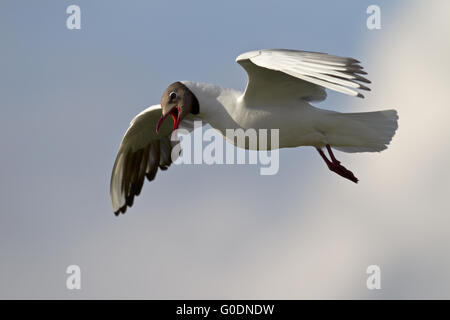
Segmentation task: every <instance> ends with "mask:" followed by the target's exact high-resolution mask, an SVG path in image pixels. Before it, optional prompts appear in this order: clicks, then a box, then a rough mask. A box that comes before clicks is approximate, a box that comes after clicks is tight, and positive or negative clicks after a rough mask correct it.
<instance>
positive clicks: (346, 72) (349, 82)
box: [236, 49, 370, 101]
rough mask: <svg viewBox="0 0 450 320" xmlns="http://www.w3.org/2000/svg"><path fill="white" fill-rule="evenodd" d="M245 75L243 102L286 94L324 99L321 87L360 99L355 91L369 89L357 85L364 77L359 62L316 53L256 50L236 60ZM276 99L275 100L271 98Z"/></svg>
mask: <svg viewBox="0 0 450 320" xmlns="http://www.w3.org/2000/svg"><path fill="white" fill-rule="evenodd" d="M236 62H238V63H239V64H240V65H241V66H242V67H243V68H244V69H245V70H246V72H247V75H248V84H247V88H246V90H245V95H244V98H245V99H250V98H251V99H257V98H261V97H262V96H264V94H265V93H267V95H269V94H270V95H273V94H274V93H275V94H276V95H283V97H284V98H285V97H286V95H288V96H290V97H291V98H300V99H304V100H307V101H321V100H324V99H325V98H326V92H325V90H324V88H327V89H331V90H334V91H338V92H342V93H345V94H349V95H352V96H357V97H361V98H363V97H364V96H363V95H362V94H361V93H359V92H358V91H357V89H362V90H370V89H369V88H368V87H366V86H364V85H362V84H361V83H360V82H365V83H370V81H369V80H367V79H366V78H364V77H362V76H360V74H366V72H364V71H363V70H362V69H363V68H362V67H361V66H360V65H359V61H357V60H355V59H352V58H344V57H338V56H333V55H329V54H326V53H319V52H308V51H295V50H283V49H273V50H257V51H251V52H247V53H244V54H241V55H240V56H239V57H237V58H236ZM273 98H274V99H276V97H273Z"/></svg>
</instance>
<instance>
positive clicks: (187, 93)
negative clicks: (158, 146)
mask: <svg viewBox="0 0 450 320" xmlns="http://www.w3.org/2000/svg"><path fill="white" fill-rule="evenodd" d="M161 109H162V117H161V119H159V121H158V124H157V126H156V132H157V133H158V132H159V127H160V126H161V124H162V123H163V122H164V120H165V119H166V118H167V117H168V116H169V115H171V116H172V118H173V130H176V129H178V125H179V124H180V122H181V121H182V120H183V119H184V117H185V116H186V115H188V114H189V113H192V114H198V113H199V111H200V107H199V104H198V100H197V98H196V97H195V95H194V94H193V93H192V91H191V90H189V89H188V87H186V86H185V85H184V84H182V83H181V82H174V83H172V84H171V85H170V86H169V87H168V88H167V89H166V90H165V91H164V93H163V95H162V97H161Z"/></svg>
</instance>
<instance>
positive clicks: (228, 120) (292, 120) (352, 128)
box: [182, 81, 396, 152]
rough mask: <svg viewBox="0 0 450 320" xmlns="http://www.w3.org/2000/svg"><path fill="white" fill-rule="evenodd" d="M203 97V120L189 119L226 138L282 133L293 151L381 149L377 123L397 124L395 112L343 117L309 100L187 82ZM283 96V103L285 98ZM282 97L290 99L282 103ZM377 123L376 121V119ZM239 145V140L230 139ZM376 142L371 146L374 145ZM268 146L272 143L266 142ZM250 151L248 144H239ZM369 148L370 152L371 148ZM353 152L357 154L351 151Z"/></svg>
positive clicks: (282, 144) (284, 144) (284, 142)
mask: <svg viewBox="0 0 450 320" xmlns="http://www.w3.org/2000/svg"><path fill="white" fill-rule="evenodd" d="M182 83H183V84H184V85H186V86H187V87H188V88H189V89H190V90H191V91H192V92H193V93H194V94H195V96H196V97H197V99H199V104H200V105H201V106H202V115H201V116H194V115H190V116H188V119H191V120H195V119H200V120H202V121H204V122H207V123H209V124H210V125H211V126H212V127H213V128H214V129H216V130H218V131H220V133H221V134H222V135H223V136H224V137H225V130H226V129H239V128H241V129H244V130H247V129H256V130H258V129H279V139H280V140H279V147H280V148H294V147H300V146H313V147H318V148H322V147H324V146H325V145H326V144H330V145H331V146H332V147H336V148H338V149H341V150H345V149H347V150H348V151H347V152H357V151H358V150H360V151H366V149H368V150H367V151H381V150H383V149H384V148H385V144H387V143H389V141H387V140H380V141H378V140H376V139H378V138H379V134H378V132H377V130H376V128H373V125H376V124H379V123H380V122H381V123H385V124H386V125H388V126H389V124H392V130H393V131H395V126H394V125H393V123H391V122H392V119H393V118H395V116H396V112H395V111H394V110H386V111H377V112H364V113H340V112H334V111H329V110H324V109H320V108H316V107H314V106H312V105H311V104H310V103H309V102H308V101H305V100H302V99H298V100H293V99H291V98H290V97H289V96H283V95H280V96H279V97H278V98H277V99H272V98H271V96H269V97H267V98H266V99H261V100H257V101H250V103H249V102H248V101H246V100H245V99H244V98H243V97H244V92H242V91H239V90H234V89H227V88H222V87H220V86H216V85H211V84H207V83H198V82H191V81H182ZM280 97H281V99H280ZM283 97H286V98H285V99H283ZM373 120H375V121H374V122H373V123H372V122H371V121H373ZM230 142H232V143H234V144H236V143H237V142H238V140H234V141H230ZM371 144H372V145H371ZM266 145H267V146H268V147H270V146H271V144H270V143H269V144H266ZM237 146H238V147H241V148H246V149H248V148H249V146H248V145H237ZM369 149H370V150H369ZM351 150H353V151H351Z"/></svg>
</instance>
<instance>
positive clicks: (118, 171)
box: [110, 105, 192, 215]
mask: <svg viewBox="0 0 450 320" xmlns="http://www.w3.org/2000/svg"><path fill="white" fill-rule="evenodd" d="M160 117H161V106H160V105H154V106H151V107H149V108H147V109H145V110H144V111H142V112H141V113H139V114H138V115H137V116H136V117H135V118H134V119H133V120H132V121H131V123H130V127H129V128H128V130H127V132H126V133H125V136H124V137H123V139H122V143H121V144H120V148H119V151H118V153H117V157H116V161H115V162H114V167H113V170H112V175H111V183H110V196H111V204H112V207H113V210H114V213H115V214H116V215H118V214H119V213H120V212H122V213H125V211H126V210H127V206H128V207H131V206H132V205H133V200H134V197H135V196H138V195H139V193H140V192H141V189H142V186H143V184H144V180H145V177H147V179H148V180H149V181H152V180H153V179H155V176H156V173H157V171H158V167H159V168H160V169H161V170H166V169H167V168H168V167H169V166H170V165H171V163H172V159H171V153H172V148H173V147H174V146H175V145H176V144H177V142H172V141H171V140H170V135H171V133H172V125H173V124H172V122H171V121H165V122H163V124H162V126H161V128H160V133H159V134H157V133H156V124H157V123H158V120H159V118H160ZM183 122H185V121H183ZM183 122H182V123H181V124H180V127H181V125H183ZM185 124H187V126H184V127H183V128H186V129H189V130H192V127H191V126H190V123H189V122H188V121H186V123H185Z"/></svg>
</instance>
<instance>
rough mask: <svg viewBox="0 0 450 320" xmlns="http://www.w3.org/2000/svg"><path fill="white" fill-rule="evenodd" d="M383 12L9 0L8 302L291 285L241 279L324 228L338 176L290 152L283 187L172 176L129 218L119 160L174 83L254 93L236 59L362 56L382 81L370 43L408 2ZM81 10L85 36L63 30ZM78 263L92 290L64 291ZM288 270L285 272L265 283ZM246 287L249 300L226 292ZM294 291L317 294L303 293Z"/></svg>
mask: <svg viewBox="0 0 450 320" xmlns="http://www.w3.org/2000/svg"><path fill="white" fill-rule="evenodd" d="M373 3H374V1H361V0H352V1H323V0H322V1H273V0H272V1H100V0H97V1H56V0H55V1H5V0H0V48H1V55H0V88H1V94H0V106H1V112H2V116H1V117H0V146H1V150H2V152H1V156H0V176H1V182H0V212H1V215H0V250H1V266H0V297H2V298H9V297H61V298H78V297H86V298H91V297H97V298H98V297H119V298H120V297H124V298H128V297H139V298H143V297H147V298H169V297H178V298H180V297H181V298H183V297H190V298H197V297H198V298H208V297H229V298H233V297H260V298H261V297H268V298H270V297H272V295H271V293H273V292H274V291H275V292H277V290H281V289H280V288H278V287H277V285H276V284H275V283H276V281H274V283H272V282H269V283H265V285H261V286H260V288H258V289H256V286H257V283H258V281H256V280H255V281H246V280H245V277H246V276H247V273H246V272H245V271H242V273H240V272H239V271H237V272H235V271H233V272H231V271H230V270H247V269H246V268H248V270H252V267H250V266H251V265H252V262H254V260H253V258H252V254H251V252H250V251H251V250H261V248H267V247H269V249H268V256H267V259H269V260H270V259H271V257H270V253H271V252H282V251H283V250H284V249H283V248H276V247H270V246H271V244H270V243H269V241H270V240H269V239H277V238H278V237H281V236H282V235H284V234H285V233H286V229H289V228H290V227H293V228H294V229H296V231H295V232H299V233H301V232H303V233H305V234H306V233H308V234H309V233H314V230H311V229H308V223H309V221H310V220H311V219H312V220H314V214H315V213H316V211H317V210H318V209H315V208H314V203H311V201H306V199H305V205H304V206H302V205H299V204H298V201H299V200H300V203H301V198H302V196H303V195H306V194H308V193H307V190H308V189H309V186H310V185H311V184H316V181H317V179H318V178H320V179H322V180H323V181H322V183H325V184H327V183H328V182H329V181H331V180H333V181H334V179H335V177H330V175H331V173H329V172H328V171H327V169H326V167H325V166H324V164H323V163H321V162H320V161H318V160H319V158H318V156H317V154H316V153H315V151H314V150H312V149H311V150H310V149H308V148H301V149H296V150H283V151H282V152H281V153H280V172H279V174H278V175H276V176H271V177H262V176H259V174H258V172H259V170H258V169H257V168H256V167H254V166H253V167H252V166H250V167H249V166H206V165H202V166H190V167H171V168H170V169H169V170H168V171H167V172H163V173H160V174H159V175H158V177H157V179H156V181H154V183H151V184H149V183H146V185H145V186H144V189H143V192H142V195H141V196H140V197H138V198H137V199H136V200H135V206H134V207H133V208H132V209H131V210H129V212H128V213H127V215H126V216H121V217H119V218H115V217H114V216H113V214H112V211H111V207H110V202H109V178H110V172H111V168H112V165H113V162H114V158H115V155H116V151H117V148H118V146H119V143H120V140H121V138H122V136H123V134H124V132H125V130H126V128H127V126H128V123H129V121H130V120H131V119H132V118H133V117H134V116H135V115H136V114H137V113H138V112H140V111H141V110H142V109H144V108H145V107H146V106H149V105H152V104H156V103H158V102H159V100H160V96H161V93H162V91H163V90H164V89H165V88H166V86H167V85H168V84H170V83H172V82H174V81H177V80H193V81H201V82H212V83H216V84H219V85H223V86H225V87H233V88H238V89H239V88H243V87H244V86H245V82H246V77H245V72H244V71H243V70H242V69H241V67H240V66H239V65H237V64H236V63H235V62H234V59H235V57H236V56H237V55H239V54H240V53H242V52H245V51H248V50H254V49H259V48H290V49H302V50H313V51H323V52H329V53H332V54H337V55H343V56H351V57H354V58H357V59H358V60H360V61H361V62H362V64H363V65H364V66H366V69H367V70H368V72H369V78H370V72H373V71H375V70H373V69H372V70H371V69H370V67H371V66H372V67H373V66H375V65H379V61H378V62H376V61H374V60H369V56H370V59H375V58H377V57H378V58H379V59H386V57H384V56H383V53H382V51H380V52H379V54H378V51H377V50H379V48H376V47H374V48H373V50H374V52H376V53H373V54H370V55H369V54H368V52H370V49H369V50H368V49H367V48H368V46H369V48H370V45H368V44H370V43H371V42H372V41H373V42H377V41H380V39H381V37H383V36H387V35H388V34H390V30H393V29H390V28H394V27H393V25H394V24H395V23H396V21H397V20H396V17H399V16H402V10H405V11H407V10H408V7H406V6H407V5H409V3H410V2H406V1H397V2H396V4H393V2H392V1H376V3H377V4H378V5H380V7H381V9H382V23H383V28H382V30H380V31H369V30H368V29H367V28H366V18H367V14H366V8H367V7H368V5H370V4H373ZM70 4H77V5H79V6H80V7H81V12H82V22H81V27H82V29H81V30H68V29H67V28H66V18H67V14H66V13H65V11H66V8H67V6H68V5H70ZM375 63H377V64H375ZM380 85H382V84H380ZM371 95H372V96H375V97H376V96H377V92H373V93H371ZM350 99H351V98H349V97H345V96H340V95H337V94H332V93H331V94H330V99H329V100H327V101H326V102H325V103H321V104H320V106H321V107H324V108H330V109H335V110H345V111H349V110H355V108H354V106H364V105H365V103H366V102H365V101H363V100H361V101H356V102H352V104H350V103H349V101H350ZM386 104H387V105H386V108H389V107H394V106H390V105H389V104H388V103H386ZM376 107H377V106H365V107H364V108H366V109H363V110H375V109H377V108H376ZM360 110H361V109H360ZM400 118H401V115H400ZM400 128H401V126H400ZM345 157H346V159H350V158H349V157H347V156H345ZM367 158H368V157H360V158H359V159H361V160H364V159H367ZM380 159H381V158H380ZM364 178H365V179H368V178H367V177H362V178H361V179H364ZM368 183H370V180H369V182H368ZM343 186H345V187H348V185H347V184H343ZM173 192H177V197H176V199H177V200H176V202H174V198H173V196H172V195H173ZM349 192H352V191H349ZM312 196H313V197H316V198H317V201H326V199H327V196H328V195H327V194H323V195H320V194H317V193H316V194H314V195H312ZM193 199H194V200H193ZM308 199H311V194H309V195H308ZM294 200H295V201H294ZM192 201H195V203H194V204H193V203H192ZM215 207H220V210H214V209H213V208H215ZM336 214H338V213H336ZM299 216H301V217H302V218H301V219H300V220H298V217H299ZM297 224H298V225H297ZM289 230H291V229H289ZM291 232H292V230H291ZM295 232H294V233H295ZM336 236H339V235H336ZM247 241H250V243H251V245H250V244H249V245H248V246H247V247H246V246H245V243H247ZM266 241H267V243H266ZM286 241H287V240H286ZM328 241H330V242H332V241H334V240H333V239H328V240H327V239H325V240H324V242H325V243H328ZM243 244H244V245H243ZM313 248H314V246H313V247H312V248H311V250H313ZM271 250H272V251H271ZM299 255H300V256H301V253H299ZM255 259H256V258H255ZM367 260H370V257H369V258H367ZM366 262H367V261H366V260H364V261H363V262H358V263H359V264H360V265H361V266H364V265H365V263H366ZM330 263H332V262H330ZM69 264H79V265H80V266H81V268H82V270H83V277H84V278H83V279H84V280H83V281H84V282H83V283H84V285H83V289H82V291H81V292H69V291H67V290H66V289H65V287H64V286H65V277H66V275H65V273H64V271H65V267H66V266H68V265H69ZM286 264H292V261H286ZM248 272H250V271H248ZM282 274H283V267H280V266H279V268H277V269H274V273H273V274H270V273H268V274H265V277H269V278H270V277H273V279H277V277H280V276H282ZM240 276H242V277H243V278H240ZM302 276H303V277H307V275H306V274H303V275H302ZM364 276H365V275H364V274H362V275H359V276H358V277H361V278H362V279H363V278H364ZM111 279H114V280H111ZM170 279H172V280H170ZM186 279H188V280H186ZM110 281H113V283H112V284H111V282H110ZM196 281H198V282H196ZM239 281H241V282H242V286H245V287H246V288H247V290H244V292H245V294H244V295H239V289H238V286H237V285H236V286H232V285H230V284H228V283H227V282H230V283H238V282H239ZM287 282H288V283H289V281H287ZM197 285H198V286H197ZM342 286H344V287H345V284H342ZM249 288H253V289H254V290H253V291H252V290H250V289H249ZM296 290H299V291H298V292H297V291H296ZM348 290H349V292H355V290H356V292H357V293H356V294H355V295H356V296H358V297H361V296H362V297H377V296H370V295H369V296H367V295H366V293H362V294H361V293H360V291H358V290H359V288H358V289H355V290H353V289H348ZM284 292H286V296H285V297H286V298H290V297H293V298H295V297H306V296H307V293H305V292H303V291H301V286H298V287H295V286H293V287H290V288H286V289H285V291H284ZM397 292H400V293H399V294H400V295H402V294H403V293H402V292H401V291H395V290H391V291H389V293H390V294H391V295H392V296H393V295H394V294H395V293H397ZM324 294H325V295H326V294H327V293H326V292H324ZM349 295H351V294H349ZM315 296H320V294H315Z"/></svg>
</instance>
